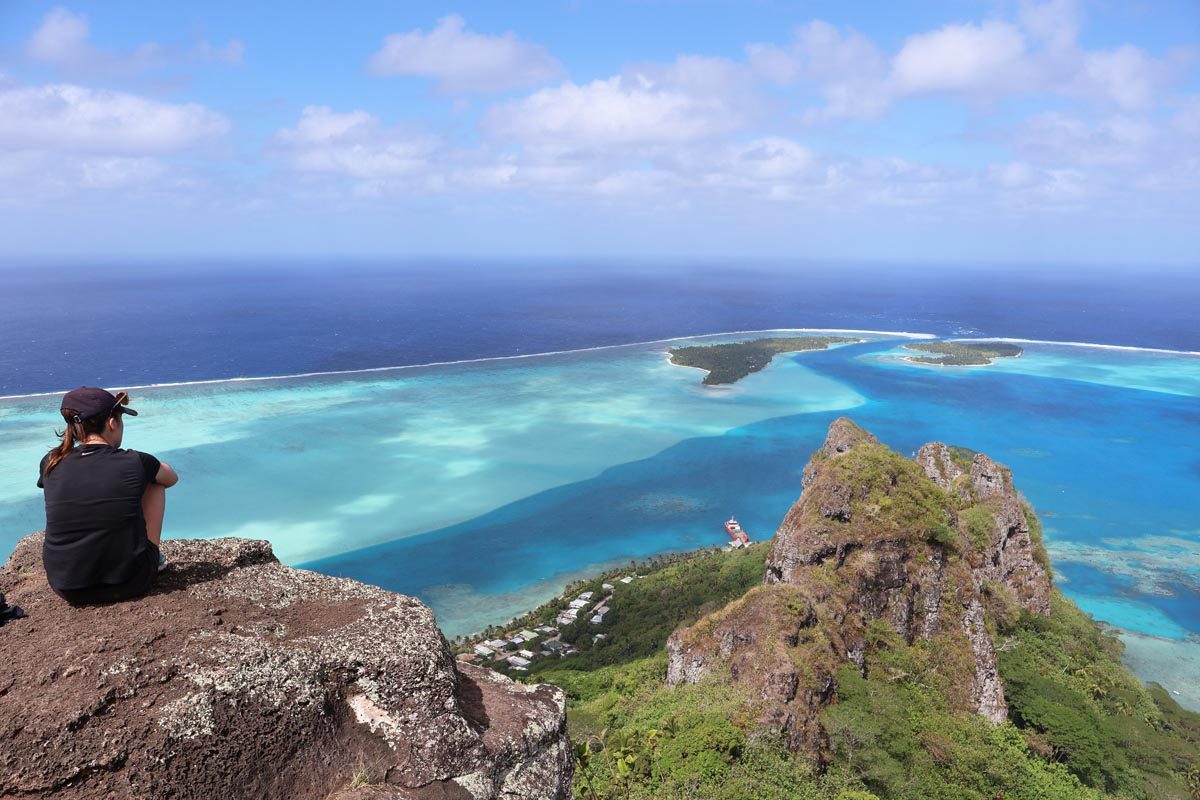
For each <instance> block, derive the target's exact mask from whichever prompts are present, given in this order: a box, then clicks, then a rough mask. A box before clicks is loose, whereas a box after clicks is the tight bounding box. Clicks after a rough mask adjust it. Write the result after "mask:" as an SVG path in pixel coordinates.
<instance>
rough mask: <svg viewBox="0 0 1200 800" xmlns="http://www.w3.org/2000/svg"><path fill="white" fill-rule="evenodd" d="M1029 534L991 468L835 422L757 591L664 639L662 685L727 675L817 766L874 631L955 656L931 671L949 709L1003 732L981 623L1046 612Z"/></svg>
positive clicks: (1045, 586) (865, 668) (866, 667)
mask: <svg viewBox="0 0 1200 800" xmlns="http://www.w3.org/2000/svg"><path fill="white" fill-rule="evenodd" d="M1031 525H1036V518H1034V517H1033V516H1032V512H1029V513H1027V512H1026V506H1025V504H1024V502H1023V501H1022V500H1021V498H1020V497H1019V495H1018V494H1017V493H1016V491H1015V489H1014V488H1013V486H1012V479H1011V476H1010V475H1009V473H1008V470H1007V469H1005V468H1004V467H1002V466H1000V465H999V464H996V463H995V462H994V461H992V460H991V459H989V458H987V456H984V455H982V454H970V455H967V451H962V450H959V449H955V448H948V447H946V446H945V445H942V444H939V443H935V444H929V445H926V446H925V447H923V448H921V451H920V454H919V456H918V458H917V460H916V461H912V460H909V459H906V458H903V457H902V456H900V455H898V454H896V453H893V452H892V451H890V450H888V449H887V448H886V447H885V446H883V445H882V444H880V443H879V441H878V440H877V439H876V438H875V437H874V436H872V435H871V434H869V433H867V432H866V431H864V430H862V429H861V428H859V427H858V426H857V425H855V424H854V423H853V422H851V421H850V420H848V419H844V418H843V419H839V420H837V421H835V422H834V423H833V424H832V425H831V426H830V429H829V434H828V436H827V438H826V440H825V443H824V445H823V446H822V447H821V449H819V450H818V451H817V452H816V453H815V454H814V455H813V457H812V459H811V461H810V462H809V464H808V466H807V467H806V468H805V470H804V477H803V493H802V495H801V497H800V499H799V500H798V501H797V502H796V503H795V504H794V505H793V506H792V508H791V509H790V510H789V511H788V513H787V515H786V516H785V517H784V520H783V523H782V524H781V525H780V527H779V530H778V531H777V533H776V536H775V540H774V544H773V546H772V550H771V554H770V556H769V558H768V560H767V574H766V576H765V579H764V583H763V585H762V586H759V587H756V588H755V589H752V590H751V591H750V592H748V593H747V594H746V595H745V596H744V597H742V598H740V599H739V600H736V601H734V602H733V603H731V604H729V605H728V606H726V607H725V608H724V609H721V610H719V611H717V612H714V613H713V614H710V615H709V616H707V617H705V618H704V619H702V620H700V621H699V622H698V623H696V624H695V625H693V626H691V627H690V628H684V629H680V630H678V631H676V632H675V633H674V634H672V636H671V638H670V640H669V641H668V643H667V653H668V676H667V679H668V682H670V683H680V682H685V681H686V682H693V683H694V682H697V681H699V680H702V679H703V678H704V676H705V675H707V674H708V673H709V672H710V671H711V670H712V668H713V667H714V666H716V665H718V664H721V665H725V666H727V667H728V669H729V672H730V674H731V675H732V676H733V679H734V680H735V681H738V682H740V683H743V684H746V685H748V686H749V687H750V688H751V689H752V692H753V694H754V695H756V697H757V699H758V700H759V701H760V706H759V707H760V709H761V721H762V724H763V725H764V726H766V727H767V728H769V729H772V730H777V731H780V732H782V733H783V735H784V736H785V739H786V741H787V742H788V744H789V746H790V747H792V748H793V749H796V750H802V751H807V752H808V753H810V754H811V755H813V756H814V757H815V758H817V759H818V760H819V759H820V758H821V753H822V751H823V749H824V732H823V730H822V728H821V725H820V720H819V712H820V710H821V708H822V707H823V706H824V705H826V704H828V703H829V702H831V701H832V700H833V699H834V698H835V696H836V691H837V684H836V682H837V671H838V670H839V669H842V668H845V667H846V666H848V665H853V666H854V667H857V668H858V669H859V670H860V671H862V672H863V673H864V674H866V673H868V672H869V671H870V669H871V668H872V664H871V663H870V661H869V659H868V657H867V651H868V638H869V637H870V636H871V635H872V634H871V631H872V626H875V625H879V624H881V623H882V624H885V625H886V626H887V627H888V628H890V629H891V630H893V631H895V633H896V634H899V635H900V636H901V637H903V639H904V640H905V641H906V642H908V643H910V644H911V643H913V642H914V641H916V640H917V639H939V640H944V641H945V643H946V644H947V647H945V648H944V652H947V653H958V654H962V655H963V657H962V658H961V659H959V660H953V659H952V660H951V661H950V662H949V663H944V664H942V665H941V669H942V670H944V671H945V672H946V673H947V674H949V675H951V676H953V677H954V678H955V680H954V681H952V685H954V686H955V687H956V690H957V691H958V693H959V694H958V696H957V697H952V698H950V700H951V702H952V703H954V704H956V705H957V706H959V707H962V708H969V709H973V710H975V711H977V712H978V713H980V714H982V715H984V716H985V717H987V718H988V719H990V720H992V721H993V722H1000V721H1003V720H1004V719H1005V716H1006V714H1007V706H1006V704H1005V701H1004V690H1003V686H1002V685H1001V683H1000V679H999V676H998V674H997V669H996V654H995V647H994V644H993V641H992V637H991V634H990V633H989V629H988V627H989V621H990V620H991V619H992V617H993V616H994V613H1005V614H1011V613H1014V612H1015V609H1016V608H1017V607H1018V606H1019V607H1021V608H1024V609H1026V610H1028V611H1030V612H1032V613H1038V614H1046V613H1048V612H1049V596H1050V578H1049V574H1048V573H1047V571H1046V569H1045V566H1044V556H1043V555H1040V554H1039V552H1038V544H1037V543H1036V541H1035V534H1034V532H1033V531H1032V530H1031ZM960 662H961V663H960Z"/></svg>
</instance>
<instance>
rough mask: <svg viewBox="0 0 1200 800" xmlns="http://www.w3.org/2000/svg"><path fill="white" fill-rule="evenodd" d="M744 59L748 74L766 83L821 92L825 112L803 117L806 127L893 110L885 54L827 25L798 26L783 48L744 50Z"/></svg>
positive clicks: (756, 46)
mask: <svg viewBox="0 0 1200 800" xmlns="http://www.w3.org/2000/svg"><path fill="white" fill-rule="evenodd" d="M746 55H747V58H748V63H749V65H750V69H751V70H752V71H753V72H754V73H755V74H757V75H758V76H760V77H761V78H763V79H764V80H768V81H771V82H773V83H778V84H782V85H795V84H810V85H814V86H816V87H818V88H819V91H820V93H821V95H822V96H823V97H824V99H825V106H824V107H823V108H820V109H811V110H810V111H809V112H808V113H807V114H806V118H807V119H808V120H810V121H819V120H822V119H837V118H850V119H874V118H876V117H878V116H880V115H881V114H882V113H883V112H884V111H886V110H887V108H888V107H889V106H890V104H891V97H890V96H889V92H888V88H887V86H886V79H887V71H888V64H887V59H886V58H885V56H884V54H883V51H882V50H880V49H879V48H878V47H877V46H876V45H875V44H874V43H873V42H872V41H871V40H869V39H867V38H866V37H865V36H862V35H861V34H859V33H855V32H853V31H848V32H846V33H842V32H841V31H839V30H838V29H837V28H835V27H834V26H832V25H830V24H829V23H827V22H823V21H821V20H814V21H812V22H810V23H808V24H807V25H803V26H801V27H800V28H798V29H797V30H796V32H795V34H794V36H793V38H792V41H791V42H789V43H788V44H787V45H786V46H783V47H779V46H776V45H772V44H762V43H757V44H751V45H748V46H747V47H746Z"/></svg>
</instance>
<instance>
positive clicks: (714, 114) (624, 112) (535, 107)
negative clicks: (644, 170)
mask: <svg viewBox="0 0 1200 800" xmlns="http://www.w3.org/2000/svg"><path fill="white" fill-rule="evenodd" d="M695 66H696V65H690V66H687V67H685V71H687V72H688V73H689V74H688V77H690V71H691V70H692V69H694V68H695ZM696 88H698V87H687V86H685V85H680V84H679V83H678V82H675V83H669V82H666V81H661V80H656V79H655V78H654V77H651V76H650V75H648V74H646V73H645V72H635V73H633V74H632V75H626V76H614V77H611V78H608V79H606V80H596V81H592V82H591V83H586V84H582V85H581V84H577V83H573V82H571V81H568V82H566V83H564V84H562V85H561V86H557V87H553V88H547V89H541V90H539V91H537V92H534V93H533V94H531V95H529V96H528V97H525V98H524V99H522V100H517V101H513V102H509V103H503V104H500V105H497V106H493V107H492V108H491V109H489V110H488V112H487V114H486V115H485V117H484V121H483V126H484V130H485V131H486V132H487V133H488V134H489V135H491V136H495V137H498V138H500V139H505V140H513V141H518V142H522V143H526V144H533V145H540V146H548V147H552V148H556V149H568V150H569V149H576V148H578V149H585V150H595V149H604V148H622V147H629V146H638V145H662V144H670V143H677V142H687V141H695V140H698V139H705V138H709V137H712V136H718V135H723V134H727V133H730V132H732V131H734V130H737V129H738V128H740V127H741V126H742V124H743V118H742V114H741V112H740V111H739V110H738V108H737V107H736V103H734V102H733V101H732V100H731V98H729V97H728V96H726V95H724V94H722V93H720V92H714V91H708V90H704V89H701V90H699V91H696V90H695V89H696Z"/></svg>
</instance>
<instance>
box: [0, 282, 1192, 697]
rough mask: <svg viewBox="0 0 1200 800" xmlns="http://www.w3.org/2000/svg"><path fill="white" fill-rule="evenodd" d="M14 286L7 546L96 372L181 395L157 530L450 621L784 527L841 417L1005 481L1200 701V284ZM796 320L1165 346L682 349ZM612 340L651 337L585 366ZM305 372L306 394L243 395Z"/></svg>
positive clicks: (0, 326) (1149, 656)
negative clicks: (727, 526)
mask: <svg viewBox="0 0 1200 800" xmlns="http://www.w3.org/2000/svg"><path fill="white" fill-rule="evenodd" d="M0 280H3V289H4V290H3V291H2V292H0V333H2V334H4V336H3V339H0V342H3V344H0V365H2V369H0V395H4V396H6V397H3V398H0V436H3V437H4V438H5V440H6V442H8V446H7V447H6V448H5V450H4V452H3V453H0V494H2V496H0V555H2V554H4V553H7V551H8V550H9V549H11V546H12V544H13V543H15V541H16V540H17V539H18V538H20V536H22V535H24V534H26V533H28V532H30V531H32V530H36V529H37V528H38V527H39V526H40V524H41V521H42V519H43V517H42V516H41V514H42V511H41V506H40V496H39V494H38V493H37V491H36V490H35V488H34V487H33V477H34V475H33V473H34V471H35V469H36V463H37V460H38V458H39V457H40V455H41V453H43V452H44V451H45V450H46V449H47V448H48V447H49V446H50V445H51V444H52V439H51V434H52V432H53V426H54V423H55V419H56V415H55V414H54V409H55V407H56V405H57V399H56V398H55V397H53V396H41V395H39V393H43V392H56V391H61V390H63V389H65V388H70V387H73V386H77V385H80V384H98V385H103V386H109V387H118V386H119V387H130V386H142V385H149V384H180V385H170V386H160V387H157V388H149V389H140V390H137V391H135V392H134V397H135V403H134V405H135V406H137V407H138V408H139V409H140V410H142V411H143V415H142V416H140V417H139V418H138V419H137V420H136V421H134V422H133V423H131V424H130V425H129V426H128V428H127V434H126V435H127V440H128V446H131V447H135V448H138V449H146V450H149V451H151V452H154V453H156V454H158V455H159V456H161V457H163V458H165V459H166V460H169V461H170V462H171V463H172V465H173V466H175V467H176V468H177V469H178V470H179V471H180V473H181V475H182V476H183V478H184V479H183V481H181V483H180V485H179V486H178V487H176V488H175V489H172V491H171V494H170V495H169V506H168V522H167V526H166V530H167V535H168V536H180V537H185V536H222V535H241V536H254V537H261V538H268V539H270V540H271V541H272V543H273V545H274V547H275V550H276V553H277V554H279V556H280V558H281V559H283V560H284V561H286V562H288V563H293V564H298V565H303V566H307V567H310V568H314V569H318V570H320V571H323V572H326V573H329V574H334V575H342V576H347V577H352V578H356V579H360V580H366V581H370V582H372V583H376V584H379V585H381V586H384V587H386V588H389V589H393V590H396V591H401V592H405V593H408V594H414V595H417V596H419V597H421V598H422V599H423V600H425V601H426V602H427V603H429V604H430V605H431V606H432V607H433V608H434V610H435V611H436V612H437V614H438V617H439V622H440V623H441V624H442V626H443V629H444V630H445V631H446V632H447V634H448V635H451V636H454V635H457V634H460V633H466V632H469V631H473V630H478V629H479V628H481V627H482V626H484V625H486V624H490V623H492V622H499V621H503V620H505V619H508V618H509V617H511V616H512V615H513V614H515V613H517V612H519V611H521V610H523V609H525V608H528V607H531V606H533V605H536V604H537V603H538V602H540V601H542V600H544V599H546V598H548V597H550V596H552V595H553V594H555V593H557V592H558V591H559V590H560V589H561V587H562V585H563V583H565V582H566V581H568V580H569V579H571V578H572V577H574V576H577V575H579V574H581V573H585V572H587V571H588V570H594V569H596V568H597V567H599V566H600V565H611V564H614V563H626V562H628V561H629V560H630V559H634V558H643V557H646V556H650V555H653V554H655V553H661V552H665V551H671V550H681V549H690V548H696V547H704V546H710V545H713V544H721V543H723V541H724V535H723V533H722V531H721V528H720V525H721V522H722V521H723V520H724V519H725V518H727V516H728V515H730V514H736V515H737V516H738V517H739V519H741V521H742V523H743V524H744V526H745V527H746V528H747V530H749V531H750V532H751V534H752V535H753V536H755V537H756V538H766V537H769V536H770V535H771V534H772V533H773V532H774V529H775V527H776V526H777V525H778V523H779V521H780V519H781V518H782V517H783V514H784V513H785V512H786V510H787V508H788V507H789V505H790V504H791V503H792V502H794V501H795V500H796V498H797V496H798V495H799V492H800V480H799V476H800V472H801V470H802V469H803V467H804V464H805V462H806V461H807V459H808V456H809V455H810V454H811V453H812V451H813V450H814V449H815V448H816V447H817V446H818V445H819V444H820V441H821V439H822V437H823V435H824V431H825V429H826V427H827V426H828V424H829V422H830V421H831V420H832V419H834V418H836V417H838V416H842V415H847V416H850V417H852V418H853V419H854V420H855V421H857V422H858V423H859V424H861V425H863V426H864V427H866V428H867V429H869V430H871V431H872V432H873V433H875V434H876V435H877V436H878V437H879V438H880V439H881V440H883V441H884V442H885V443H887V444H888V445H890V446H892V447H893V448H895V449H897V450H899V451H900V452H903V453H906V454H907V453H909V452H911V451H914V450H915V449H916V448H917V447H919V446H920V445H921V444H923V443H924V442H927V441H931V440H941V441H946V442H949V443H952V444H959V445H963V446H967V447H971V448H973V449H977V450H981V451H984V452H987V453H989V454H990V455H992V456H993V457H994V458H996V459H997V460H1000V461H1002V462H1004V463H1006V464H1008V465H1009V466H1010V467H1012V469H1013V471H1014V476H1015V480H1016V483H1017V486H1018V488H1019V489H1021V490H1022V492H1024V494H1025V495H1026V496H1027V497H1028V498H1029V499H1030V501H1031V502H1032V503H1033V504H1034V506H1035V507H1036V508H1037V510H1038V512H1039V514H1040V515H1041V517H1042V519H1043V522H1044V524H1045V527H1046V537H1047V542H1048V544H1049V547H1050V552H1051V557H1052V559H1053V561H1054V565H1055V571H1056V578H1057V581H1058V584H1059V586H1060V587H1061V588H1062V589H1063V591H1064V592H1066V593H1067V595H1068V596H1070V597H1071V598H1072V599H1073V600H1075V601H1076V602H1077V603H1079V604H1080V606H1081V607H1082V608H1084V610H1086V611H1088V612H1089V613H1091V614H1093V615H1094V616H1095V617H1096V618H1097V619H1101V620H1103V621H1106V622H1108V623H1110V624H1112V625H1114V626H1116V627H1118V628H1119V629H1120V630H1121V631H1122V633H1121V635H1122V638H1123V640H1124V641H1125V642H1126V645H1127V648H1128V650H1127V654H1128V659H1129V661H1130V663H1131V664H1132V665H1133V667H1134V668H1135V669H1136V670H1137V671H1138V672H1139V674H1141V675H1142V676H1143V677H1145V678H1148V679H1154V680H1158V681H1160V682H1163V683H1164V685H1167V686H1168V687H1169V688H1171V689H1172V690H1174V691H1178V692H1179V697H1180V699H1181V701H1182V702H1185V704H1188V705H1191V706H1192V707H1196V708H1200V686H1197V684H1196V681H1195V680H1194V676H1195V675H1196V674H1198V673H1200V356H1197V355H1195V353H1196V352H1197V351H1200V324H1197V321H1196V316H1197V315H1196V310H1197V309H1198V308H1200V271H1197V272H1193V273H1188V274H1184V273H1181V272H1180V271H1178V270H1176V271H1174V272H1155V271H1153V270H1123V271H1122V270H1111V269H1110V270H1107V271H1095V270H1082V269H1074V270H1064V269H1045V270H1036V269H1031V268H1022V269H1013V268H993V269H983V268H973V269H966V268H962V269H953V268H949V267H938V268H922V267H917V266H913V265H896V266H893V267H887V268H885V267H881V266H875V267H865V266H855V265H845V264H798V265H787V264H780V263H776V264H761V263H759V264H748V265H739V264H721V265H699V266H696V265H664V264H648V265H636V264H621V265H605V264H561V265H559V264H537V265H532V266H530V265H519V264H506V263H490V264H468V265H463V264H446V263H440V264H438V263H435V264H394V265H389V264H382V263H352V264H342V263H335V262H327V263H316V262H309V263H294V264H278V263H276V264H234V263H222V264H213V263H210V264H193V265H186V264H168V265H145V264H143V265H138V266H133V267H129V266H126V265H121V264H106V265H103V266H102V267H96V266H89V267H88V269H87V270H80V269H78V268H73V267H66V266H62V265H58V266H55V265H46V266H43V267H40V268H38V269H36V270H35V269H25V270H13V269H11V268H10V269H9V270H7V271H5V272H0ZM787 328H813V329H854V330H868V331H888V332H910V333H918V334H926V335H929V334H932V335H935V336H954V337H1013V338H1020V339H1029V340H1041V341H1042V342H1060V343H1061V342H1075V343H1094V344H1103V345H1117V346H1120V347H1127V348H1142V349H1138V350H1124V349H1119V350H1114V349H1104V348H1095V347H1076V346H1063V345H1060V344H1048V343H1042V344H1038V343H1036V342H1035V343H1028V344H1026V345H1025V347H1026V352H1025V354H1024V355H1023V356H1022V358H1020V359H1015V360H1012V359H1010V360H1004V361H1003V362H997V364H995V365H993V366H991V367H985V368H969V369H966V368H958V369H951V368H947V369H939V368H930V367H921V366H917V365H913V364H911V363H909V362H907V361H905V360H904V359H903V358H902V354H903V352H904V351H903V350H902V349H900V348H901V346H902V344H903V342H904V341H905V339H904V338H903V337H902V336H901V335H900V334H899V333H894V334H888V335H882V334H880V335H863V337H862V338H863V339H864V341H862V342H860V343H856V344H850V345H845V346H841V347H838V348H834V349H831V350H828V351H817V352H807V353H800V354H796V355H791V356H785V357H779V358H777V359H776V361H775V362H774V363H772V365H771V366H770V367H768V368H767V369H766V370H764V371H763V372H761V373H757V374H755V375H753V376H750V377H749V378H747V379H746V380H744V381H742V382H741V383H739V384H738V385H737V386H736V387H734V388H733V389H731V390H707V389H704V388H703V387H701V386H700V385H699V378H700V375H699V373H697V372H696V371H694V370H688V369H681V368H678V367H674V366H671V365H669V364H668V363H666V359H665V355H664V350H665V349H666V348H667V347H669V346H671V343H665V342H662V341H660V340H664V339H669V338H673V337H697V336H702V335H706V334H719V333H727V332H731V331H763V330H768V329H787ZM738 338H745V335H742V336H741V337H739V336H737V335H729V336H725V337H718V338H717V339H709V341H720V340H736V339H738ZM611 345H629V346H627V347H615V348H608V349H600V350H595V349H591V348H604V347H606V346H611ZM1155 349H1158V350H1161V351H1170V352H1155ZM549 352H553V353H557V355H549V356H540V357H536V358H518V359H501V360H491V359H495V358H497V357H507V356H523V355H529V354H536V353H549ZM479 359H483V360H482V361H476V360H479ZM463 361H471V363H455V364H443V363H442V362H463ZM427 364H434V366H426V367H417V368H411V369H399V370H381V369H380V368H386V367H398V366H403V365H427ZM363 370H377V371H366V372H363ZM313 373H320V374H313ZM329 373H334V374H329ZM284 375H293V376H301V377H296V378H288V379H285V380H274V381H241V380H226V379H237V378H251V377H260V376H284ZM197 382H201V383H197Z"/></svg>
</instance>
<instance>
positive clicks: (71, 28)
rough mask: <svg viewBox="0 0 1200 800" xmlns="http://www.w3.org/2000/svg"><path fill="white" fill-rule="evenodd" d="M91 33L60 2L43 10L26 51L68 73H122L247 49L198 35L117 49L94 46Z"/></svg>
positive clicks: (232, 58)
mask: <svg viewBox="0 0 1200 800" xmlns="http://www.w3.org/2000/svg"><path fill="white" fill-rule="evenodd" d="M91 35H92V32H91V25H90V24H89V22H88V19H87V17H86V16H84V15H83V14H76V13H74V12H73V11H71V10H69V9H67V8H64V7H62V6H58V7H56V8H53V9H51V10H50V11H49V12H47V13H46V15H45V17H43V18H42V24H41V25H40V26H38V28H37V30H35V31H34V32H33V33H32V34H31V35H30V37H29V40H28V42H27V43H26V46H25V55H26V56H27V57H29V58H30V59H31V60H33V61H36V62H39V63H42V64H48V65H50V66H53V67H55V68H56V69H57V70H58V71H59V72H61V73H65V74H67V75H70V76H81V77H108V78H121V77H130V76H133V75H136V74H138V73H141V72H144V71H147V70H152V69H157V68H162V67H168V66H171V65H173V64H180V63H197V62H200V63H203V62H216V63H223V64H240V63H241V62H242V57H243V55H244V53H245V45H243V44H242V42H240V41H238V40H236V39H231V40H230V41H229V42H227V43H226V44H224V45H221V46H217V45H213V44H212V43H211V42H209V41H207V40H203V39H202V40H200V41H198V42H196V43H194V44H192V45H189V46H181V47H166V46H163V45H160V44H157V43H155V42H143V43H142V44H139V45H138V46H137V47H134V48H131V49H127V50H116V49H104V48H99V47H96V46H94V45H93V44H92V41H91Z"/></svg>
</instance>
